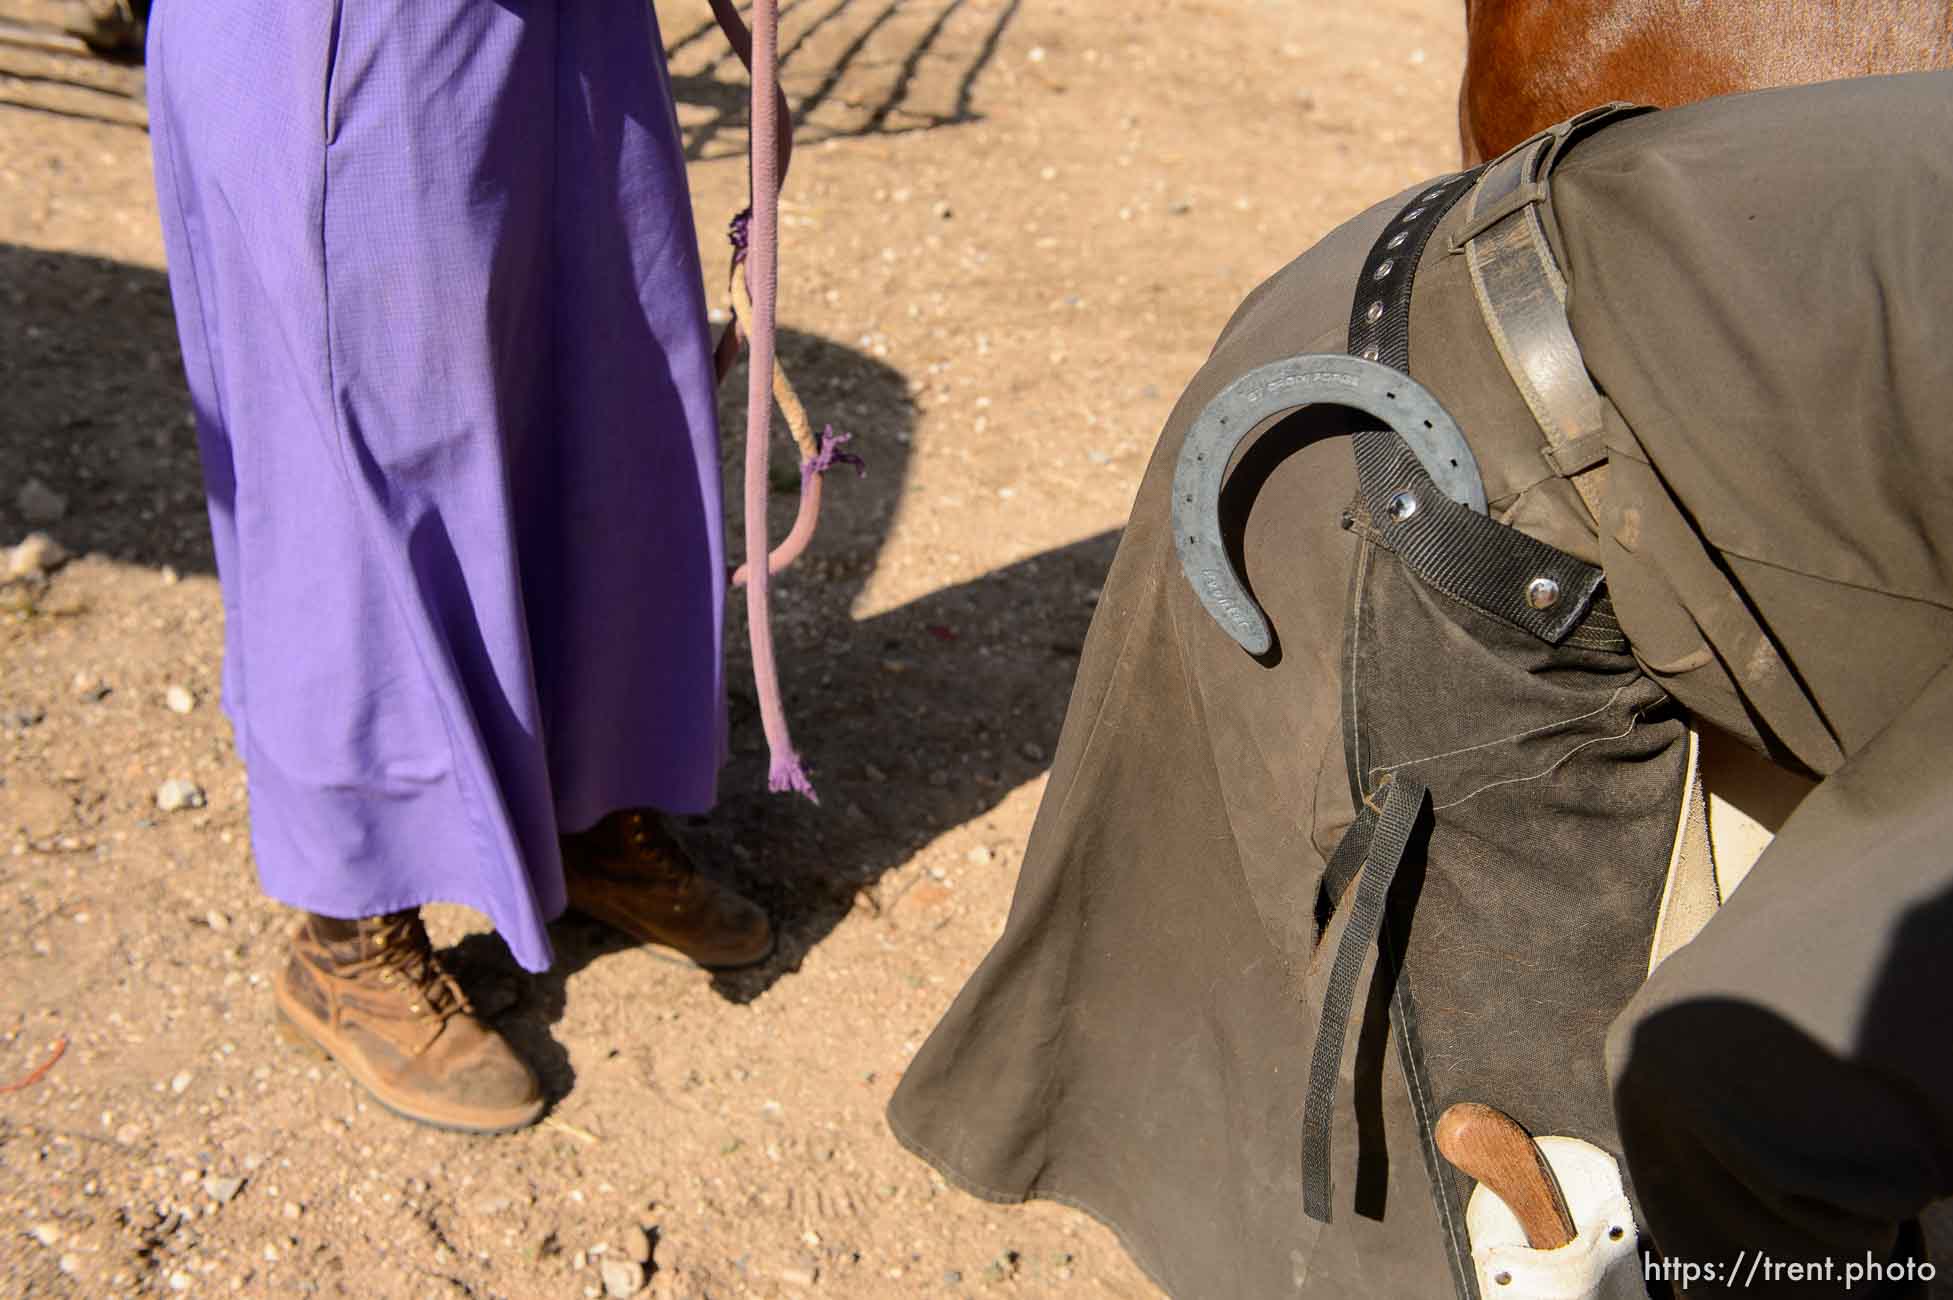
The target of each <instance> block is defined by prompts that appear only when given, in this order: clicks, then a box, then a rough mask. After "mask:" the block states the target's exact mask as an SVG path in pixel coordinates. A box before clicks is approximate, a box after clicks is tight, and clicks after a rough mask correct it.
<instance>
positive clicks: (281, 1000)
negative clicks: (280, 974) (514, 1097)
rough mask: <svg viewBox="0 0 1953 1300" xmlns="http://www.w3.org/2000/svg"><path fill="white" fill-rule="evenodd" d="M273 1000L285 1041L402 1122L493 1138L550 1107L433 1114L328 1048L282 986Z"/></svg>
mask: <svg viewBox="0 0 1953 1300" xmlns="http://www.w3.org/2000/svg"><path fill="white" fill-rule="evenodd" d="M273 1000H274V1001H275V1002H276V1003H277V1007H278V1034H279V1036H280V1037H281V1038H283V1039H284V1040H285V1041H286V1042H287V1043H290V1044H291V1045H292V1046H293V1047H296V1048H298V1049H299V1050H301V1051H304V1052H307V1053H309V1054H311V1055H313V1056H317V1057H320V1058H322V1059H324V1060H328V1061H336V1062H338V1064H339V1068H340V1069H342V1070H344V1071H345V1072H346V1073H347V1074H348V1075H350V1076H352V1080H353V1082H354V1083H357V1084H358V1085H359V1086H360V1087H362V1088H364V1089H366V1091H367V1092H369V1093H371V1094H372V1096H373V1100H375V1101H377V1102H379V1103H380V1105H382V1106H383V1107H385V1108H386V1109H387V1110H389V1111H391V1112H393V1113H394V1114H395V1115H398V1116H399V1117H400V1118H401V1119H407V1120H412V1121H413V1122H414V1123H416V1124H425V1125H427V1126H428V1127H429V1128H438V1129H444V1130H446V1131H447V1132H449V1133H472V1134H478V1135H483V1136H489V1135H493V1134H497V1133H514V1132H516V1131H518V1130H520V1129H525V1128H528V1127H529V1126H530V1125H532V1124H534V1123H535V1122H536V1121H537V1120H539V1119H541V1118H542V1117H543V1112H544V1111H545V1110H547V1109H548V1108H549V1103H548V1102H547V1101H544V1100H542V1099H540V1098H539V1099H538V1100H537V1101H536V1102H535V1103H534V1104H533V1105H531V1106H523V1107H515V1108H510V1109H508V1110H505V1111H499V1112H488V1113H485V1114H484V1115H483V1116H482V1118H481V1119H479V1120H467V1119H458V1118H456V1117H454V1116H453V1115H445V1114H433V1113H430V1112H428V1111H424V1110H420V1109H417V1108H416V1107H415V1106H414V1105H413V1104H412V1103H411V1102H410V1101H406V1100H404V1099H402V1098H401V1097H400V1095H399V1094H398V1093H392V1092H391V1090H389V1089H388V1088H387V1086H386V1085H385V1084H384V1083H382V1082H380V1081H379V1080H378V1079H376V1078H374V1077H373V1074H372V1072H371V1071H369V1070H367V1069H366V1068H365V1067H364V1065H363V1064H362V1063H361V1062H360V1061H359V1058H357V1057H353V1056H350V1055H349V1056H344V1057H342V1056H340V1055H338V1054H337V1053H335V1052H334V1051H333V1050H332V1049H331V1048H330V1047H328V1046H327V1045H326V1042H325V1038H324V1034H323V1030H324V1026H318V1027H317V1028H314V1027H313V1024H312V1023H311V1021H312V1017H310V1016H308V1015H306V1014H305V1012H304V1011H303V1010H301V1009H298V1008H295V1007H293V1006H291V1005H290V1003H289V1002H288V1001H287V999H286V997H285V990H284V987H283V986H282V984H279V985H274V987H273Z"/></svg>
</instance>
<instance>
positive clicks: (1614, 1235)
mask: <svg viewBox="0 0 1953 1300" xmlns="http://www.w3.org/2000/svg"><path fill="white" fill-rule="evenodd" d="M1625 1236H1627V1229H1626V1228H1623V1227H1620V1226H1618V1225H1617V1226H1615V1227H1612V1228H1609V1229H1608V1230H1607V1239H1608V1240H1609V1241H1619V1240H1620V1239H1621V1238H1623V1237H1625Z"/></svg>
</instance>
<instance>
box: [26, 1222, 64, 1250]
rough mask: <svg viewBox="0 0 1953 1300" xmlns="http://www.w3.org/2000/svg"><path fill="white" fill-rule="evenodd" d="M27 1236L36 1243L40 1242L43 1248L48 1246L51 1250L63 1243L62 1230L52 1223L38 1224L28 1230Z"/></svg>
mask: <svg viewBox="0 0 1953 1300" xmlns="http://www.w3.org/2000/svg"><path fill="white" fill-rule="evenodd" d="M27 1235H28V1236H30V1237H32V1238H33V1239H34V1240H35V1241H38V1242H40V1243H41V1244H42V1245H43V1246H46V1247H47V1248H48V1249H49V1250H52V1249H54V1247H55V1246H56V1245H58V1244H60V1241H61V1229H59V1228H57V1227H55V1226H54V1225H53V1224H52V1223H37V1224H35V1225H34V1226H33V1227H31V1228H29V1229H28V1230H27Z"/></svg>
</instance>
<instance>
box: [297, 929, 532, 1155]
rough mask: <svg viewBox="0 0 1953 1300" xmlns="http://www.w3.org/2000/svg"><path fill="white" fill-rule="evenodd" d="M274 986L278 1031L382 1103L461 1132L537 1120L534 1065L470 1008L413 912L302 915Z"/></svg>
mask: <svg viewBox="0 0 1953 1300" xmlns="http://www.w3.org/2000/svg"><path fill="white" fill-rule="evenodd" d="M274 993H275V996H276V1000H277V1003H278V1010H279V1012H280V1013H281V1016H282V1021H283V1023H282V1025H281V1028H282V1029H283V1030H284V1032H285V1034H286V1036H287V1037H289V1038H292V1039H293V1040H294V1041H295V1042H298V1043H300V1044H302V1045H306V1046H310V1047H314V1048H316V1049H318V1050H320V1051H323V1052H325V1053H326V1054H327V1055H329V1056H331V1057H332V1058H333V1059H335V1060H337V1061H338V1062H339V1064H340V1065H342V1066H344V1067H345V1069H346V1072H347V1073H348V1074H350V1075H352V1076H353V1078H354V1079H356V1080H357V1081H358V1082H359V1083H360V1084H361V1085H362V1086H364V1087H365V1088H366V1089H367V1090H368V1091H369V1092H371V1093H372V1094H373V1095H374V1096H375V1097H376V1098H378V1099H379V1101H380V1104H381V1105H383V1106H385V1107H386V1108H387V1109H388V1110H391V1111H394V1112H395V1113H397V1114H400V1115H403V1116H405V1117H406V1118H408V1119H411V1120H418V1121H419V1122H421V1123H423V1124H432V1125H434V1126H435V1127H436V1128H446V1129H455V1130H458V1131H460V1132H464V1133H506V1132H508V1131H510V1130H512V1129H518V1128H524V1127H526V1126H528V1125H530V1124H533V1123H535V1122H536V1121H537V1120H538V1119H540V1118H542V1113H543V1105H544V1101H543V1095H542V1088H541V1086H540V1085H539V1084H538V1083H537V1081H536V1076H535V1073H534V1072H533V1071H531V1070H530V1069H529V1067H528V1066H527V1065H526V1064H525V1063H524V1062H523V1060H522V1058H521V1057H519V1056H517V1055H516V1054H515V1051H514V1049H513V1048H511V1047H510V1046H509V1045H508V1042H507V1041H506V1040H505V1039H504V1038H503V1037H502V1036H501V1035H500V1034H498V1033H496V1032H495V1031H494V1030H493V1029H491V1028H490V1027H489V1026H487V1025H486V1024H484V1023H482V1021H481V1020H480V1019H478V1018H477V1017H476V1016H475V1013H474V1008H473V1007H472V1006H470V1005H469V1003H468V998H467V995H465V994H464V993H462V991H461V986H460V985H459V984H457V983H456V982H455V979H454V976H452V975H451V974H449V973H448V972H447V970H446V969H444V968H443V967H442V965H441V962H440V959H439V958H437V957H436V956H435V955H434V950H433V947H432V945H431V944H430V943H429V942H428V939H427V930H426V929H425V927H423V926H422V925H421V921H420V913H419V911H418V910H415V911H407V912H395V913H392V914H391V915H388V916H380V917H369V918H367V919H365V920H360V921H336V920H332V919H331V918H328V917H322V916H308V917H307V918H306V919H305V920H303V921H301V922H300V923H299V926H298V928H297V929H296V930H295V931H294V932H293V933H292V959H291V961H290V962H289V963H288V964H287V965H286V967H285V971H284V974H283V975H282V976H280V977H279V980H278V982H277V984H276V986H275V988H274Z"/></svg>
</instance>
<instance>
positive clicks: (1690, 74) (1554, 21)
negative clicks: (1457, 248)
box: [1458, 0, 1953, 164]
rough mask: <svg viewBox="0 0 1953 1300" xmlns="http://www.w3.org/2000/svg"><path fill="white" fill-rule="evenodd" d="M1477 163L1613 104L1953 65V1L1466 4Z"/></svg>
mask: <svg viewBox="0 0 1953 1300" xmlns="http://www.w3.org/2000/svg"><path fill="white" fill-rule="evenodd" d="M1465 31H1466V51H1465V78H1464V82H1463V84H1462V85H1460V86H1459V88H1458V132H1459V135H1460V137H1461V139H1462V141H1463V144H1464V152H1465V161H1466V163H1467V164H1470V163H1475V162H1478V161H1480V160H1482V159H1485V158H1496V157H1498V156H1499V155H1500V154H1502V153H1504V152H1505V151H1506V150H1507V149H1509V148H1511V147H1512V146H1513V145H1515V144H1518V143H1519V142H1520V141H1521V140H1523V139H1525V138H1526V137H1527V136H1529V135H1531V134H1533V133H1534V132H1535V131H1538V130H1540V129H1542V128H1544V127H1547V126H1551V125H1552V124H1553V123H1555V122H1558V121H1561V120H1563V119H1565V118H1569V117H1572V116H1573V115H1574V114H1575V113H1578V112H1579V111H1580V110H1581V109H1584V108H1589V107H1591V106H1593V105H1595V104H1601V103H1605V102H1607V101H1608V100H1614V99H1625V100H1630V101H1632V102H1634V103H1638V104H1656V105H1660V106H1662V107H1669V106H1672V105H1675V104H1686V103H1689V102H1691V101H1693V100H1698V99H1707V98H1709V97H1710V96H1712V95H1726V94H1730V93H1733V92H1735V91H1741V90H1759V89H1761V88H1763V87H1765V86H1788V85H1797V84H1801V83H1804V82H1812V81H1829V80H1831V79H1833V78H1836V77H1854V76H1862V75H1865V74H1868V73H1879V72H1915V71H1919V70H1922V69H1927V68H1944V67H1953V0H1465Z"/></svg>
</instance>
